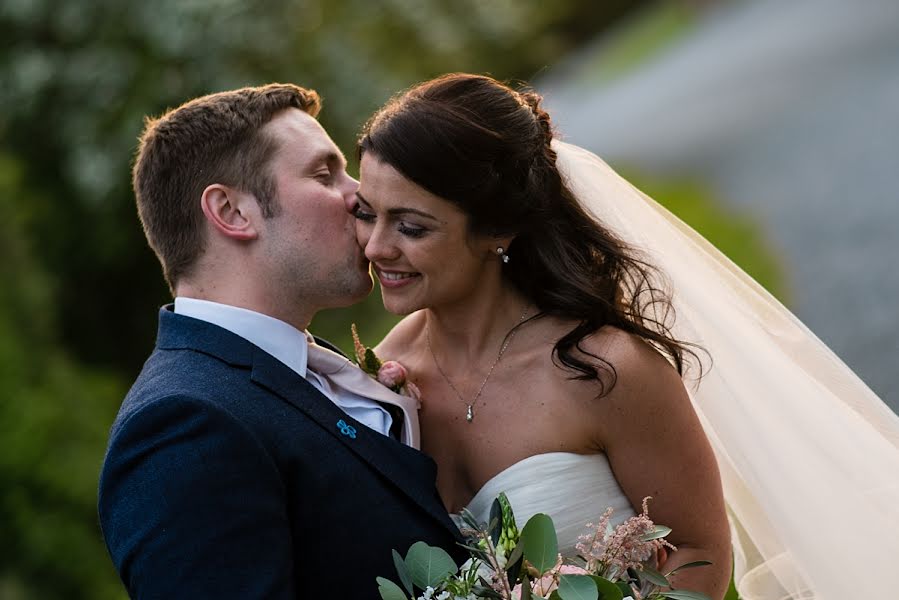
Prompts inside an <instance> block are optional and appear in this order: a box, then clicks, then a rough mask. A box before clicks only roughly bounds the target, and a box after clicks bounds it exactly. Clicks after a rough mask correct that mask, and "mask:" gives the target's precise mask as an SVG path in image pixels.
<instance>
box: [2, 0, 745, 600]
mask: <svg viewBox="0 0 899 600" xmlns="http://www.w3.org/2000/svg"><path fill="white" fill-rule="evenodd" d="M646 4H648V2H646V1H645V0H642V1H636V2H634V1H630V2H629V1H627V0H613V1H607V2H594V1H593V0H556V1H554V2H551V3H547V2H537V1H531V0H529V1H519V0H493V1H491V2H482V1H479V0H431V1H430V2H427V3H425V2H420V1H419V0H382V1H381V2H371V1H370V0H328V1H327V2H325V1H324V0H268V1H266V2H261V1H256V2H239V1H237V0H202V1H200V0H156V1H154V2H146V3H124V2H120V1H118V0H53V1H52V2H51V1H50V0H4V2H3V3H2V4H0V30H2V31H3V32H4V36H3V39H2V41H0V209H2V210H3V214H4V215H5V218H4V219H2V220H0V276H2V281H3V283H2V284H0V539H3V541H4V544H3V545H2V548H0V598H4V599H6V598H9V599H16V598H21V599H30V598H41V599H55V598H66V599H67V600H76V599H79V598H91V599H99V600H103V599H113V598H122V597H124V591H123V589H122V587H121V585H120V584H119V582H118V580H117V578H116V575H115V573H114V571H113V569H112V566H111V564H110V561H109V559H108V557H107V556H106V552H105V549H104V547H103V543H102V539H101V536H100V532H99V530H98V527H97V523H96V521H97V520H96V510H95V499H96V482H97V475H98V471H99V466H100V463H101V460H102V456H103V450H104V447H105V443H106V435H107V431H108V427H109V425H110V424H111V422H112V419H113V418H114V415H115V412H116V410H117V408H118V404H119V402H120V401H121V398H122V397H123V395H124V392H125V390H126V389H127V386H128V384H129V383H130V381H131V379H132V378H133V377H134V376H135V375H136V373H137V371H138V370H139V369H140V366H141V364H142V362H143V360H144V359H145V357H146V355H147V354H148V353H149V351H150V349H151V348H152V345H153V342H154V338H155V332H156V311H157V308H158V306H159V305H161V304H163V303H165V302H167V301H168V300H169V299H170V298H169V294H168V290H167V289H166V287H165V285H164V282H163V280H162V277H161V273H160V269H159V266H158V264H157V263H156V259H155V257H154V256H153V254H152V252H151V251H150V250H149V249H148V248H147V246H146V243H145V241H144V238H143V234H142V232H141V230H140V226H139V223H138V220H137V218H136V215H135V209H134V206H133V199H132V196H131V191H130V173H129V171H130V163H131V159H132V155H133V152H134V148H135V145H136V139H137V136H138V134H139V133H140V130H141V128H142V120H143V117H144V116H145V115H157V114H160V113H161V112H163V111H164V110H165V109H166V108H168V107H172V106H176V105H178V104H180V103H181V102H183V101H185V100H186V99H188V98H191V97H194V96H197V95H201V94H205V93H209V92H213V91H218V90H222V89H228V88H234V87H239V86H243V85H255V84H260V83H265V82H269V81H291V82H295V83H298V84H300V85H304V86H307V87H312V88H316V89H318V90H319V91H320V92H321V93H322V95H323V97H324V101H325V105H324V110H323V113H322V122H323V124H324V125H325V127H326V128H327V129H328V131H329V132H331V134H332V136H333V137H334V139H335V140H336V141H337V143H338V144H339V145H340V146H341V147H342V148H343V149H344V151H345V152H346V153H347V154H348V155H352V149H353V142H354V140H355V136H356V133H357V131H358V130H359V128H360V127H361V125H362V123H363V122H364V120H365V118H366V117H367V115H369V114H371V112H373V111H374V110H375V109H376V108H377V107H378V106H379V105H381V104H382V103H383V102H384V101H385V100H386V99H387V98H388V97H389V96H390V95H391V94H393V93H395V92H396V91H398V90H400V89H402V88H404V87H407V86H409V85H411V84H412V83H414V82H416V81H419V80H422V79H425V78H427V77H431V76H434V75H437V74H440V73H443V72H447V71H456V70H460V71H473V72H487V73H491V74H493V75H495V76H497V77H499V78H503V79H523V80H529V79H531V78H533V77H534V76H535V75H538V74H539V73H540V72H541V71H542V70H543V69H544V68H546V67H547V66H548V65H549V64H552V63H553V62H555V61H556V60H558V59H559V58H560V57H562V56H563V55H565V54H566V53H568V52H569V51H571V50H573V49H575V48H577V47H578V46H580V45H581V44H583V43H584V42H585V41H587V40H589V39H591V38H593V37H594V36H595V35H596V34H597V33H599V32H600V31H602V30H604V29H605V28H607V27H608V26H609V25H610V24H613V23H615V22H616V21H618V20H619V19H621V18H622V17H624V16H626V15H628V14H629V13H630V12H631V11H633V10H635V9H638V8H640V7H641V6H643V5H646ZM352 169H355V166H353V167H352ZM724 221H726V219H724ZM715 226H717V225H715ZM706 233H707V232H706ZM750 237H751V235H750ZM352 321H355V322H357V323H359V326H360V331H361V333H362V335H363V339H364V340H365V341H367V342H369V343H371V344H374V343H375V342H376V341H377V340H378V339H379V338H380V336H381V335H383V333H384V332H386V331H387V329H388V328H389V327H390V325H391V324H392V323H393V322H394V318H393V317H392V316H390V315H387V313H385V312H384V311H383V309H382V308H381V305H380V301H379V299H378V297H377V295H376V294H375V295H373V296H372V297H371V298H369V300H367V301H366V302H365V303H363V304H361V305H359V306H357V307H353V308H352V309H347V310H342V311H330V312H329V313H326V314H323V315H321V317H320V318H318V319H316V322H315V325H314V329H315V331H316V332H317V333H319V334H320V335H324V336H325V337H330V338H333V339H334V340H335V341H336V342H337V343H339V344H340V345H342V346H343V347H345V348H348V347H349V346H350V344H349V323H350V322H352Z"/></svg>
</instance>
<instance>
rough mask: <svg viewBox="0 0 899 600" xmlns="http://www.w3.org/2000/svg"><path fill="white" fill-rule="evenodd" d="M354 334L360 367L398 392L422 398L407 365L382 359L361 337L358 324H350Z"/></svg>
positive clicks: (357, 362) (382, 383)
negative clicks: (357, 327)
mask: <svg viewBox="0 0 899 600" xmlns="http://www.w3.org/2000/svg"><path fill="white" fill-rule="evenodd" d="M350 331H351V332H352V334H353V350H354V351H355V354H356V364H358V365H359V368H360V369H362V370H363V371H365V372H366V373H368V374H369V375H371V377H372V378H373V379H375V380H376V381H378V383H380V384H381V385H383V386H385V387H387V388H389V389H391V390H392V391H394V392H396V393H397V394H402V395H403V396H409V397H410V398H414V399H416V400H421V392H420V391H419V389H418V386H416V385H415V384H414V383H412V382H411V381H409V373H408V371H407V370H406V367H404V366H403V365H401V364H400V363H398V362H397V361H395V360H381V359H380V358H378V355H377V354H375V351H374V350H373V349H372V348H369V347H367V346H366V345H365V344H363V343H362V341H361V340H360V339H359V332H358V331H357V330H356V324H355V323H353V324H352V325H350Z"/></svg>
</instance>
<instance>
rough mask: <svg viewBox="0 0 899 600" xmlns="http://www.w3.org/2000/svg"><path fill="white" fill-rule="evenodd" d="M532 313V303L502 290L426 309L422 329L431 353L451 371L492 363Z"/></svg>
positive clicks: (510, 291) (516, 293) (485, 292)
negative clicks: (424, 330)
mask: <svg viewBox="0 0 899 600" xmlns="http://www.w3.org/2000/svg"><path fill="white" fill-rule="evenodd" d="M535 312H536V308H535V307H534V305H533V304H532V303H531V302H529V301H528V300H527V299H526V298H524V297H523V296H522V295H521V294H519V293H518V292H517V291H515V290H514V289H512V288H511V287H508V286H504V287H501V288H499V289H497V290H493V291H488V290H482V291H480V292H479V293H477V294H475V295H472V296H468V297H466V299H465V300H464V301H461V302H457V303H454V304H452V305H446V306H439V307H433V308H429V309H427V310H426V311H425V319H426V321H425V327H426V328H427V334H428V336H429V338H430V344H431V348H432V351H433V352H434V353H435V354H436V355H437V356H438V357H439V358H440V360H441V361H442V362H444V363H446V364H448V365H449V366H450V368H452V367H454V366H458V367H457V368H461V367H462V366H464V365H468V364H480V363H483V362H484V361H485V360H486V361H488V362H489V361H490V360H493V359H494V358H495V357H496V353H497V351H498V349H499V348H500V347H501V345H502V344H503V341H504V339H505V337H506V335H507V334H508V333H509V332H510V331H511V330H512V329H513V328H514V327H515V326H517V325H518V324H520V323H521V322H522V321H524V320H525V319H526V318H527V317H532V316H534V313H535ZM453 370H456V369H453Z"/></svg>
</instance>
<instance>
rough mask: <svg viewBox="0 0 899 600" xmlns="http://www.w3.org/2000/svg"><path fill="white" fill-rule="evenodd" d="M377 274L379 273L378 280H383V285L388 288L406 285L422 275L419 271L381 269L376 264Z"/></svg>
mask: <svg viewBox="0 0 899 600" xmlns="http://www.w3.org/2000/svg"><path fill="white" fill-rule="evenodd" d="M375 274H377V276H378V281H380V282H381V285H382V286H383V287H387V288H398V287H402V286H404V285H408V284H410V283H412V282H413V281H415V280H416V279H417V278H419V277H421V275H420V274H419V273H414V272H410V271H391V270H387V269H381V268H379V267H378V266H377V265H375Z"/></svg>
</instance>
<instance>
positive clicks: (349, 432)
mask: <svg viewBox="0 0 899 600" xmlns="http://www.w3.org/2000/svg"><path fill="white" fill-rule="evenodd" d="M337 428H338V429H340V433H342V434H343V435H345V436H348V437H349V438H350V439H354V440H355V439H356V428H355V427H353V426H352V425H347V423H346V422H345V421H344V420H343V419H340V420H339V421H337Z"/></svg>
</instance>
